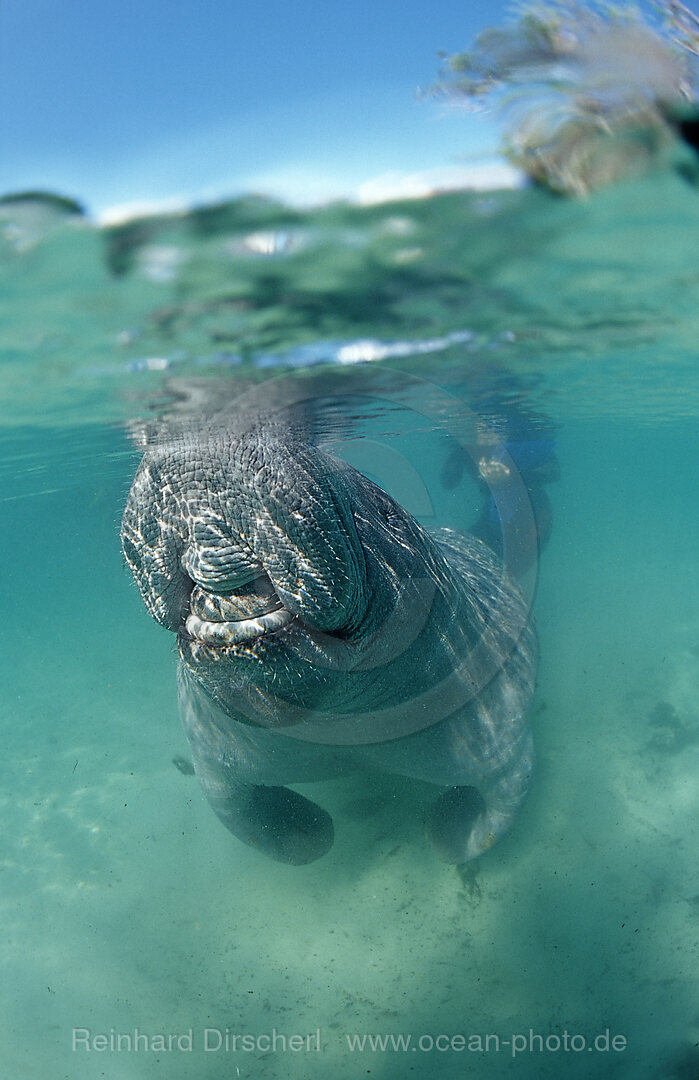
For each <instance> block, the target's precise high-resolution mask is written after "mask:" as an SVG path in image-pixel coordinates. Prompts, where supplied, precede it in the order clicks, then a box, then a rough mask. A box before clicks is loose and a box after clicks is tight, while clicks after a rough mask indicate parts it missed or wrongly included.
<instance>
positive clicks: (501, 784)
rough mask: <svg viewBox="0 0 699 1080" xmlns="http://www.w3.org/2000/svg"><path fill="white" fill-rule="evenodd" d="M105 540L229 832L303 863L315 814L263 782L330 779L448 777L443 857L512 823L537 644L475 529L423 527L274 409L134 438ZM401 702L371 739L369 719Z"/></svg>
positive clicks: (314, 831) (437, 823) (432, 822)
mask: <svg viewBox="0 0 699 1080" xmlns="http://www.w3.org/2000/svg"><path fill="white" fill-rule="evenodd" d="M121 535H122V543H123V549H124V553H125V556H126V559H127V562H128V564H129V566H130V568H131V570H132V572H133V575H134V577H135V579H136V582H137V584H138V587H139V590H140V592H141V595H142V597H143V600H144V602H145V605H146V607H147V609H148V611H149V612H150V614H151V615H152V616H153V617H154V618H155V619H156V620H157V621H158V622H159V623H160V624H161V625H162V626H164V627H166V628H167V629H168V630H171V631H172V632H173V633H174V634H176V635H177V644H178V650H179V656H180V662H179V675H178V685H179V702H180V713H181V717H182V721H183V724H184V729H185V732H186V735H187V738H188V740H189V744H190V747H191V751H192V757H193V762H194V768H195V771H196V774H197V776H198V778H199V781H200V783H201V785H202V787H203V789H204V792H205V794H206V796H207V799H208V800H209V802H210V804H211V806H212V807H213V809H214V811H215V812H216V814H217V815H218V817H219V818H220V819H221V821H222V822H223V823H224V825H226V826H227V828H228V829H230V831H231V832H232V833H234V834H235V836H237V837H238V838H239V839H240V840H242V841H244V842H245V843H247V844H250V845H252V846H253V847H256V848H258V849H260V850H262V851H264V852H265V853H266V854H268V855H270V856H271V857H272V858H274V859H278V860H279V861H281V862H285V863H294V864H301V863H306V862H311V861H312V860H314V859H317V858H318V857H319V856H321V855H323V854H324V853H325V852H326V851H327V850H328V849H329V848H330V846H331V844H332V842H333V825H332V820H331V818H330V816H329V815H328V814H327V813H326V812H325V811H324V810H322V809H321V808H320V807H319V806H317V805H316V804H315V803H313V802H311V801H310V800H309V799H307V798H306V797H305V796H302V795H300V794H299V793H298V792H296V791H294V790H291V789H289V788H287V787H286V786H284V785H287V784H297V783H303V782H306V781H312V780H320V779H325V778H329V777H335V776H340V775H344V774H347V773H350V772H365V773H371V772H376V771H380V772H387V773H397V774H400V775H403V776H406V777H414V778H416V779H420V780H426V781H431V782H433V783H436V784H441V785H445V786H447V790H446V791H445V792H444V793H443V794H442V795H441V797H440V798H438V799H437V802H436V803H435V805H434V807H433V809H432V811H431V813H430V815H429V817H428V821H427V832H428V835H429V837H430V839H431V841H432V843H433V845H434V847H435V850H436V852H437V854H438V855H439V857H440V858H442V859H444V860H446V861H448V862H454V863H458V862H463V861H465V860H468V859H471V858H473V857H475V856H477V855H478V854H480V853H481V852H482V851H484V850H485V849H486V848H488V847H490V846H491V845H492V844H493V843H494V842H495V841H496V840H497V839H498V838H499V837H500V836H501V835H502V834H503V833H504V832H505V831H506V830H507V829H508V828H509V827H510V826H511V825H512V823H513V821H514V820H515V818H516V817H517V814H518V811H519V809H520V806H521V803H522V801H523V799H524V796H525V794H526V791H527V787H528V785H529V781H530V776H531V772H532V764H533V751H532V740H531V735H530V732H529V728H528V726H527V724H526V721H525V716H526V711H527V708H528V706H529V704H530V700H531V697H532V693H533V685H534V677H535V667H536V658H535V653H536V647H535V641H534V635H533V632H532V630H531V629H530V627H529V626H528V624H527V612H526V611H525V609H524V604H523V601H522V598H521V596H520V594H519V592H518V589H517V587H516V585H515V584H514V582H513V581H512V580H511V579H510V578H509V577H507V576H506V575H505V574H504V572H503V571H502V569H501V568H500V566H499V564H498V562H497V560H496V558H495V557H494V555H493V554H492V553H491V552H490V551H489V549H488V548H486V547H485V545H483V544H482V543H481V542H480V541H478V540H475V539H473V538H468V537H464V536H462V535H460V534H457V533H454V532H451V531H449V530H439V531H437V532H435V533H433V534H430V533H428V532H427V531H426V530H425V529H423V528H422V527H421V526H420V525H419V524H418V522H417V521H415V519H414V518H412V517H411V515H410V514H408V513H407V512H406V511H405V510H403V509H402V507H400V506H399V505H398V504H397V503H396V502H395V501H394V500H393V499H391V498H390V497H389V496H388V495H387V494H386V493H385V492H383V491H382V490H381V489H380V488H378V487H377V486H376V485H375V484H373V483H372V482H371V481H369V480H368V479H366V478H365V477H364V476H362V475H361V474H360V473H358V472H357V471H356V470H354V469H353V468H351V467H350V466H348V465H346V464H344V463H343V462H341V461H338V460H337V459H335V458H333V457H331V456H330V455H328V454H326V453H324V452H323V451H322V450H320V449H318V448H316V447H314V446H310V445H308V444H307V443H306V442H305V441H303V440H302V439H300V438H297V437H295V436H294V435H293V434H292V433H291V432H290V431H289V430H287V429H284V428H282V427H279V426H277V425H276V424H275V423H274V422H273V421H267V422H262V421H260V422H258V423H257V426H255V427H253V428H251V429H250V430H248V431H247V432H244V433H242V434H238V435H234V434H232V433H231V431H229V430H227V429H226V428H225V426H221V425H211V426H209V427H208V428H205V429H204V430H199V431H196V432H194V431H191V432H186V433H178V434H175V435H172V436H171V437H170V438H167V439H164V440H162V441H161V442H160V443H159V444H158V445H156V446H155V447H151V448H150V449H149V450H148V451H147V452H146V454H145V456H144V458H143V460H142V462H141V465H140V467H139V469H138V471H137V473H136V477H135V479H134V482H133V486H132V488H131V492H130V494H129V497H128V501H127V505H126V509H125V511H124V517H123V523H122V532H121ZM386 710H388V711H386ZM403 711H404V713H405V716H406V717H407V718H408V719H407V721H406V723H405V724H403V723H402V721H401V722H399V723H398V724H397V725H396V733H397V735H398V737H393V738H391V737H387V736H390V735H391V734H392V731H391V730H390V729H387V728H386V726H385V723H384V721H383V720H382V718H383V717H393V718H395V716H396V715H399V716H402V715H403ZM434 719H436V720H437V722H434ZM391 723H393V720H392V721H391ZM338 725H339V727H338ZM426 725H430V726H426ZM326 726H327V727H326ZM338 730H339V735H338ZM326 731H327V737H326ZM367 731H368V732H369V736H368V737H367V734H366V733H367ZM406 732H407V733H406ZM309 733H310V734H309ZM372 739H375V740H376V741H372ZM379 740H380V741H379Z"/></svg>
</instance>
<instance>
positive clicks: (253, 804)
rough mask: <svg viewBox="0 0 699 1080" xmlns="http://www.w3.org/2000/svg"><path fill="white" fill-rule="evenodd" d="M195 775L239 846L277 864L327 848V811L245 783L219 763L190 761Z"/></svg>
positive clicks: (330, 833)
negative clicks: (218, 765)
mask: <svg viewBox="0 0 699 1080" xmlns="http://www.w3.org/2000/svg"><path fill="white" fill-rule="evenodd" d="M194 768H195V771H196V774H197V778H198V780H199V783H200V784H201V786H202V788H203V789H204V794H205V795H206V798H207V800H208V802H209V805H210V806H211V808H212V810H213V811H214V813H215V814H216V816H217V817H218V819H219V821H222V822H223V824H224V825H225V826H226V828H227V829H229V830H230V831H231V832H232V833H233V835H234V836H237V838H238V839H239V840H242V841H243V843H244V844H249V845H250V847H254V848H257V850H258V851H262V852H263V853H264V854H265V855H268V856H270V858H272V859H276V860H277V862H283V863H289V864H290V865H292V866H301V865H303V864H304V863H309V862H313V861H314V860H315V859H319V858H320V857H321V855H325V853H326V852H327V851H328V850H329V849H330V848H331V847H332V843H333V838H334V830H333V823H332V818H331V817H330V814H328V813H327V811H325V810H323V809H322V808H321V807H320V806H318V805H317V804H316V803H314V802H311V800H310V799H307V798H305V796H303V795H299V793H298V792H297V791H292V790H291V789H290V788H285V787H268V786H267V785H265V784H245V783H241V781H239V780H237V779H235V778H234V777H233V775H232V774H231V772H230V770H229V769H227V768H226V766H225V764H222V765H221V767H220V768H213V769H212V767H211V762H202V761H201V760H200V761H197V759H196V757H195V760H194Z"/></svg>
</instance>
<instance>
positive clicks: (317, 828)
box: [178, 666, 334, 866]
mask: <svg viewBox="0 0 699 1080" xmlns="http://www.w3.org/2000/svg"><path fill="white" fill-rule="evenodd" d="M178 681H179V699H180V716H181V718H182V726H183V727H184V731H185V735H186V736H187V741H188V742H189V746H190V749H191V752H192V761H193V764H194V771H195V773H196V776H197V779H198V781H199V783H200V784H201V787H202V789H203V791H204V794H205V795H206V798H207V801H208V802H209V805H210V806H211V808H212V810H213V811H214V813H215V814H216V816H217V817H218V819H219V820H220V821H222V822H223V824H224V825H225V826H226V828H227V829H229V830H230V832H232V833H233V835H234V836H237V837H238V839H239V840H242V841H243V843H245V844H249V845H250V847H254V848H257V849H258V851H262V852H263V853H264V854H265V855H268V856H269V857H270V858H272V859H276V860H277V861H278V862H283V863H289V864H291V865H293V866H301V865H303V864H304V863H309V862H313V861H314V860H315V859H319V858H320V857H321V855H325V853H326V852H327V851H328V850H329V849H330V848H331V847H332V843H333V839H334V830H333V823H332V818H331V817H330V815H329V814H328V813H327V812H326V811H325V810H323V809H321V807H320V806H317V805H316V804H315V803H314V802H311V800H310V799H307V798H305V796H303V795H300V794H299V793H298V792H297V791H292V790H291V789H290V788H286V787H278V786H276V785H272V784H265V783H261V782H256V781H259V780H260V779H262V777H261V776H260V771H259V768H258V763H257V761H256V759H255V757H254V755H253V754H252V753H251V751H250V746H249V744H248V743H246V742H245V741H244V740H243V739H240V738H239V739H238V740H237V741H236V728H237V727H238V726H239V725H238V724H237V723H236V721H234V720H233V721H232V720H230V718H227V717H225V716H224V715H223V714H222V713H221V712H220V710H219V709H217V708H216V706H215V705H214V704H213V702H211V700H210V699H209V698H208V696H207V695H206V694H204V693H203V691H202V690H201V688H200V687H199V686H198V685H197V684H196V683H195V682H194V680H193V679H191V677H188V676H187V673H186V671H185V670H184V669H183V667H182V666H180V671H179V680H178Z"/></svg>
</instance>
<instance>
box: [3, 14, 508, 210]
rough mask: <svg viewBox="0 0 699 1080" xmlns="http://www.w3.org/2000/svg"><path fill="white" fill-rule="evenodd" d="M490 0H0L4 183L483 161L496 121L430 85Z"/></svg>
mask: <svg viewBox="0 0 699 1080" xmlns="http://www.w3.org/2000/svg"><path fill="white" fill-rule="evenodd" d="M506 10H507V8H506V5H505V4H504V3H501V2H500V0H498V2H492V0H475V2H469V0H458V2H457V0H441V2H438V3H436V4H435V3H432V4H427V3H411V2H410V0H354V2H353V3H351V4H350V3H345V2H342V0H335V2H334V0H325V2H312V0H283V2H282V0H267V2H266V3H262V4H258V3H254V2H253V0H248V2H247V3H240V2H238V0H197V2H195V0H179V2H178V0H111V2H105V0H92V2H89V0H3V2H2V6H1V7H0V101H1V102H2V117H1V119H0V140H1V142H0V192H8V191H16V190H22V189H27V188H41V189H44V190H46V189H49V190H54V191H59V192H61V193H64V194H67V195H72V196H73V197H75V198H78V199H79V200H81V201H83V202H84V203H86V204H87V206H88V209H89V210H90V211H92V212H93V213H102V212H103V211H104V210H106V209H107V208H109V207H112V206H114V205H115V204H123V203H132V202H148V201H154V200H155V201H159V200H180V199H181V200H184V201H192V200H193V201H197V200H199V201H206V200H210V199H215V198H220V197H222V196H225V195H229V194H235V193H238V192H240V191H251V190H255V191H266V192H269V193H272V194H276V195H281V196H285V197H287V198H289V199H291V200H295V201H316V200H319V199H322V198H323V197H326V196H338V195H339V196H343V195H352V194H355V193H356V192H357V190H358V189H359V188H360V186H361V185H362V184H364V183H365V182H366V181H371V180H373V179H375V178H376V177H378V176H383V175H384V174H387V173H390V174H393V175H394V177H395V178H396V181H397V182H398V181H399V178H400V176H401V175H402V174H411V173H415V172H422V171H424V170H432V169H436V168H442V167H444V166H449V165H452V166H453V165H455V164H457V165H458V164H461V165H463V164H464V163H465V161H466V160H467V159H473V158H474V157H475V158H482V157H483V155H484V154H485V153H487V152H488V151H489V150H493V149H497V147H498V142H499V140H498V132H497V128H496V126H495V124H494V121H493V119H492V118H481V117H475V116H473V115H470V114H467V113H465V112H462V111H454V110H451V109H447V108H445V107H444V106H442V105H439V104H437V103H435V102H431V101H424V100H418V98H417V94H416V92H417V90H418V89H419V88H420V87H423V88H424V87H427V86H429V84H430V83H431V82H432V81H433V80H434V78H435V77H436V74H437V71H438V68H439V59H438V55H437V54H438V53H439V51H440V50H446V51H449V52H456V51H459V50H462V49H464V48H465V47H466V46H467V45H468V44H469V42H470V41H471V40H472V39H473V36H474V35H475V33H477V31H478V30H479V29H481V28H483V27H484V26H486V25H489V24H492V23H497V22H500V21H501V20H502V18H503V15H504V13H505V11H506Z"/></svg>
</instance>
